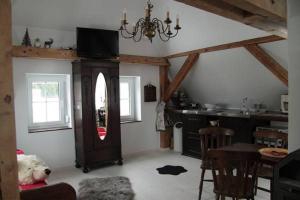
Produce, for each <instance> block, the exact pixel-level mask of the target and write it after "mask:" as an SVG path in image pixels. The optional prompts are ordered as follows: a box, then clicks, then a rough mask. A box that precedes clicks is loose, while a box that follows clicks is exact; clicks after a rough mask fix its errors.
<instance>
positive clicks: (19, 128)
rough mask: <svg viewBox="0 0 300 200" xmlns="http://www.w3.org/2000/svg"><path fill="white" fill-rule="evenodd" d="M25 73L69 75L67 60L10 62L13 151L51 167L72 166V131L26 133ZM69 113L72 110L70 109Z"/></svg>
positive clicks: (22, 60) (73, 156) (19, 59)
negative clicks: (37, 158)
mask: <svg viewBox="0 0 300 200" xmlns="http://www.w3.org/2000/svg"><path fill="white" fill-rule="evenodd" d="M26 73H49V74H69V75H72V66H71V63H70V61H53V60H33V59H22V58H15V59H13V77H14V95H15V118H16V132H17V148H20V149H23V150H24V151H25V153H26V154H35V155H38V156H40V157H41V158H43V159H44V160H45V161H46V162H47V163H48V164H49V165H50V166H51V167H54V168H57V167H62V166H67V165H73V163H74V159H75V144H74V130H73V129H68V130H60V131H50V132H40V133H28V106H27V105H28V101H27V85H26V76H25V75H26ZM71 110H73V109H71Z"/></svg>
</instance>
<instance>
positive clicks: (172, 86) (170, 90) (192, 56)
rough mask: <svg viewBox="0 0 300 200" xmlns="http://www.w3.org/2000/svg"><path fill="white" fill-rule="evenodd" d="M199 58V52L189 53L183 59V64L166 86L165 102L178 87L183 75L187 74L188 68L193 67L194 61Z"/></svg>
mask: <svg viewBox="0 0 300 200" xmlns="http://www.w3.org/2000/svg"><path fill="white" fill-rule="evenodd" d="M198 58H199V53H194V54H190V55H189V56H188V57H187V59H186V60H185V62H184V64H183V65H182V67H181V69H180V70H179V72H177V74H176V76H175V78H174V80H173V81H172V82H171V84H170V85H169V86H168V89H167V91H166V92H165V95H164V101H165V102H167V101H169V99H170V98H171V96H172V94H173V93H174V92H175V91H176V90H177V89H178V87H179V85H180V84H181V82H182V81H183V79H184V78H185V76H186V75H187V74H188V72H189V71H190V69H191V68H192V67H193V65H194V64H195V62H196V61H197V60H198Z"/></svg>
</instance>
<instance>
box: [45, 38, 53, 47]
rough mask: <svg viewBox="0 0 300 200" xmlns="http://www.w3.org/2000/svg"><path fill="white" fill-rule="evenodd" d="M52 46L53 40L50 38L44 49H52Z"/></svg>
mask: <svg viewBox="0 0 300 200" xmlns="http://www.w3.org/2000/svg"><path fill="white" fill-rule="evenodd" d="M52 44H53V39H52V38H50V39H49V40H48V41H45V43H44V48H51V45H52Z"/></svg>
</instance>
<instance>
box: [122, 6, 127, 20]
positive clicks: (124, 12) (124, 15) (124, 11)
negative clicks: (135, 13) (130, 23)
mask: <svg viewBox="0 0 300 200" xmlns="http://www.w3.org/2000/svg"><path fill="white" fill-rule="evenodd" d="M126 12H127V11H126V8H125V9H124V10H123V18H124V21H126V15H127V14H126Z"/></svg>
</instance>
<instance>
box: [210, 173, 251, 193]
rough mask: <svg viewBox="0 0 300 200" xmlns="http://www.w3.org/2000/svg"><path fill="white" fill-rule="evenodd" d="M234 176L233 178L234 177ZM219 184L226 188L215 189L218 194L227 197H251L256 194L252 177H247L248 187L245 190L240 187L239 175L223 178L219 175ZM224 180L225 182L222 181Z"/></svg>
mask: <svg viewBox="0 0 300 200" xmlns="http://www.w3.org/2000/svg"><path fill="white" fill-rule="evenodd" d="M232 178H233V179H232ZM217 181H218V185H222V186H224V188H218V189H216V188H215V189H214V192H215V193H216V194H222V195H226V196H227V197H234V198H251V197H253V196H254V191H253V185H254V183H252V181H251V179H250V178H248V179H247V183H246V185H247V189H246V191H243V190H242V189H241V187H240V181H239V177H231V178H225V179H223V180H222V179H221V178H220V176H219V175H217ZM221 181H223V182H221Z"/></svg>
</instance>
